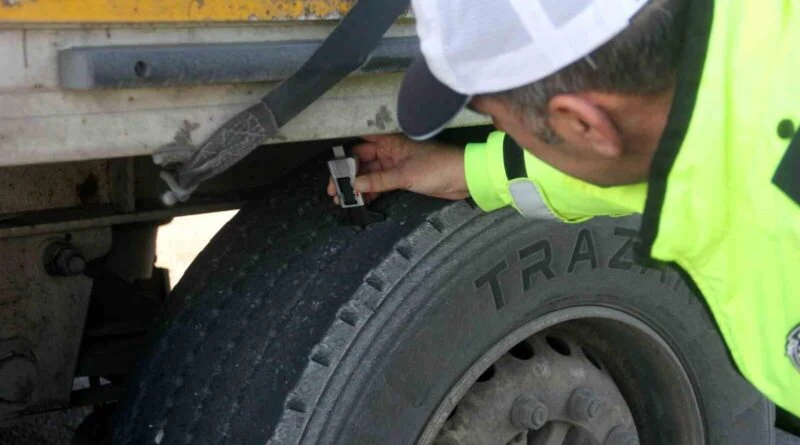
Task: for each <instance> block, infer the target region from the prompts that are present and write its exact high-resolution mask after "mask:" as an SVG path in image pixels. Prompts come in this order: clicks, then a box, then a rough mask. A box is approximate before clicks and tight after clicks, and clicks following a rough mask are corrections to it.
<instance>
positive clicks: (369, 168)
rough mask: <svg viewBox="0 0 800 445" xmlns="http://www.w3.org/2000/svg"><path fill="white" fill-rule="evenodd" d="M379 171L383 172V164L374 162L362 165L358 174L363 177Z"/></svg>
mask: <svg viewBox="0 0 800 445" xmlns="http://www.w3.org/2000/svg"><path fill="white" fill-rule="evenodd" d="M379 170H384V168H383V164H381V163H380V161H377V160H375V161H370V162H364V163H362V164H361V166H360V169H359V170H358V173H359V174H361V175H363V174H366V173H372V172H376V171H379Z"/></svg>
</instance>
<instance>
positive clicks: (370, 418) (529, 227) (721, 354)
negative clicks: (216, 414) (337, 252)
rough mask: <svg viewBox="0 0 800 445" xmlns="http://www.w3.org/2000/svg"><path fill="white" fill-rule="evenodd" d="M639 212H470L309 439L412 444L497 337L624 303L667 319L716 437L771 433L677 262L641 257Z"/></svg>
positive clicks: (420, 272) (395, 302)
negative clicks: (578, 215)
mask: <svg viewBox="0 0 800 445" xmlns="http://www.w3.org/2000/svg"><path fill="white" fill-rule="evenodd" d="M638 227H639V220H638V218H622V219H596V220H593V221H591V222H589V223H585V224H578V225H566V224H560V223H553V222H542V221H526V220H523V219H522V218H520V217H519V216H517V215H515V214H513V213H512V212H511V211H503V212H496V213H493V214H489V215H484V216H481V217H478V218H475V219H473V220H471V221H470V222H468V223H466V224H464V225H463V226H461V227H459V228H458V229H457V230H455V231H454V232H453V233H450V234H449V235H448V236H446V237H445V238H444V239H443V240H442V241H441V242H439V243H438V244H437V245H436V246H435V247H434V248H433V249H431V250H430V251H428V252H427V254H426V255H424V256H423V257H421V258H419V259H418V260H417V261H415V262H414V263H413V264H412V265H411V266H410V268H409V270H408V272H407V273H406V274H405V276H404V277H403V278H402V279H401V280H399V281H398V282H397V284H395V285H394V287H393V288H392V289H391V290H390V291H389V292H388V293H387V295H386V297H385V298H384V299H383V300H382V302H381V304H380V305H379V306H378V307H377V308H376V309H375V311H374V313H373V314H372V316H371V317H370V320H369V321H368V322H367V323H366V325H365V326H364V328H363V329H362V330H361V331H360V332H359V334H358V336H357V338H356V339H355V341H354V342H353V344H352V345H351V347H350V348H349V350H348V353H347V355H346V357H344V358H343V360H342V362H341V363H340V364H339V366H338V367H337V369H336V371H335V373H334V375H333V376H332V378H331V380H330V381H329V382H328V384H327V386H326V387H325V389H324V391H323V395H322V397H321V398H320V401H319V403H318V405H317V408H316V410H315V414H314V416H312V418H311V420H310V425H311V428H310V431H311V433H310V434H307V435H306V436H305V438H304V440H303V442H304V443H359V444H369V443H376V444H377V443H382V444H383V443H398V444H400V443H403V444H405V443H414V442H415V441H416V440H418V438H419V435H420V433H421V431H422V430H423V428H424V427H425V424H426V423H427V422H428V421H429V419H430V417H431V415H432V413H433V412H434V411H435V410H436V408H437V407H438V406H439V404H440V403H441V402H442V401H443V399H444V398H445V396H446V395H447V394H448V393H449V392H450V390H451V389H452V388H453V385H454V384H455V383H456V382H457V381H458V380H459V379H460V378H461V377H462V376H463V375H464V373H465V372H466V371H467V369H469V367H470V366H472V364H473V363H475V362H476V361H477V360H478V359H479V358H480V357H481V356H482V355H483V354H484V352H486V351H487V350H489V349H490V348H491V347H492V346H493V345H494V344H496V343H497V342H498V341H500V340H501V339H502V338H504V337H505V336H507V335H508V334H509V333H510V332H512V331H513V330H515V329H517V328H519V327H520V326H522V325H524V324H526V323H529V322H531V321H532V320H535V319H537V318H539V317H542V316H545V315H546V314H548V313H552V312H554V311H558V310H561V309H566V308H574V307H579V306H600V307H607V308H613V309H615V310H618V311H621V312H624V313H626V314H628V315H631V316H633V317H635V318H636V319H638V320H640V321H642V322H643V323H644V324H646V325H647V326H648V327H650V328H651V329H653V330H654V331H655V332H657V333H658V334H659V335H660V336H661V337H662V338H663V340H664V341H665V342H666V343H667V344H668V345H669V346H670V347H671V348H672V350H673V352H674V353H675V355H676V356H677V357H678V358H679V360H680V362H681V364H682V365H683V367H684V369H685V371H686V373H687V374H688V376H689V379H690V380H691V382H692V384H693V389H694V392H695V396H696V398H697V401H698V403H699V406H700V411H701V413H702V417H703V423H704V429H705V432H706V437H707V442H708V443H711V444H723V443H724V444H733V443H736V444H745V443H769V440H770V439H769V431H770V425H769V421H770V419H769V415H768V412H769V408H767V407H768V405H767V404H766V402H765V401H764V399H763V398H762V397H761V396H760V395H759V394H758V393H757V392H756V391H754V390H753V389H752V387H751V386H750V385H749V384H747V383H746V382H745V381H744V380H743V379H742V378H741V377H740V376H739V374H738V373H737V372H736V370H735V368H734V367H733V366H732V364H731V361H730V359H729V357H728V355H727V352H726V349H725V346H724V344H723V341H722V339H721V337H720V335H719V333H718V331H717V329H716V327H715V324H714V322H713V320H712V319H711V317H710V316H709V313H708V310H707V308H706V307H705V305H704V303H703V302H702V300H701V299H700V298H698V297H697V296H696V295H695V293H694V292H693V291H692V288H691V286H689V285H687V284H686V282H685V281H684V280H683V279H682V278H681V275H680V274H679V272H678V271H677V270H675V269H673V268H666V267H665V268H660V269H655V268H647V267H644V266H642V265H639V264H636V263H635V262H634V259H633V247H634V242H635V236H636V230H637V228H638Z"/></svg>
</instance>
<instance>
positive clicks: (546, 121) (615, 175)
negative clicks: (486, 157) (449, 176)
mask: <svg viewBox="0 0 800 445" xmlns="http://www.w3.org/2000/svg"><path fill="white" fill-rule="evenodd" d="M422 1H425V2H430V0H421V1H420V2H422ZM520 2H535V3H536V5H537V7H536V8H534V9H535V11H533V12H540V13H541V12H542V11H544V12H545V13H546V14H544V15H547V16H548V18H549V19H550V22H548V24H550V25H552V22H553V20H554V17H555V20H556V21H557V20H559V17H560V18H561V21H562V23H561V26H564V27H565V28H568V26H569V25H564V23H567V22H568V20H573V21H574V22H577V23H574V25H577V26H582V27H578V28H577V29H576V30H573V31H572V32H571V33H570V32H569V31H566V32H563V33H562V32H561V31H560V30H558V29H557V26H558V23H556V26H555V27H554V28H555V32H552V31H550V32H549V33H544V34H542V35H544V36H546V37H550V38H552V39H562V40H560V41H557V42H553V43H552V47H553V48H549V49H544V50H542V52H543V56H544V57H543V58H542V59H543V60H542V61H541V64H537V61H533V63H530V61H529V60H528V61H523V62H521V63H520V62H517V61H515V60H514V59H513V58H506V59H505V60H504V61H503V62H505V63H507V64H510V65H511V66H510V67H509V70H512V71H513V70H517V71H523V72H524V71H525V69H526V68H527V69H528V71H537V70H538V71H539V72H538V73H536V72H534V73H531V74H530V75H529V77H528V79H531V77H530V76H533V77H532V79H533V80H532V81H528V82H525V81H523V79H525V76H524V75H522V76H518V75H517V74H518V73H514V74H510V75H509V76H506V75H505V73H503V72H502V66H500V69H501V71H495V74H494V75H492V76H487V77H494V79H480V78H477V74H476V75H475V76H469V75H466V76H464V75H460V73H459V72H458V69H459V67H456V68H455V69H451V68H452V66H448V60H447V55H446V49H445V51H439V50H437V49H436V43H437V42H435V41H434V42H433V43H431V44H429V46H433V47H434V49H433V50H431V48H428V49H427V50H426V38H429V36H431V35H434V36H435V35H436V34H434V33H431V31H430V30H429V29H428V30H424V29H420V35H421V39H422V41H423V52H424V53H425V55H426V59H427V60H428V63H427V64H426V63H424V62H418V63H417V64H416V67H412V69H411V70H410V71H409V75H408V76H407V79H406V81H405V82H404V85H403V91H402V92H401V98H400V121H401V125H402V126H403V127H404V129H405V130H406V131H407V132H409V128H407V127H414V126H415V124H416V123H419V122H421V121H420V114H421V115H422V116H425V115H426V114H427V115H430V112H425V111H422V113H420V110H419V107H426V105H425V104H421V103H420V102H421V100H422V98H427V100H428V101H431V100H432V101H433V103H436V104H437V106H434V108H437V107H438V108H440V110H439V111H441V109H442V108H444V109H445V110H444V114H443V115H446V114H448V113H449V114H450V115H449V116H447V117H448V118H449V117H452V115H453V114H454V112H453V111H452V110H455V109H459V108H460V107H461V106H463V105H464V103H466V102H467V101H470V106H471V108H473V109H474V110H476V111H478V112H481V113H484V114H488V115H491V116H492V118H493V119H494V121H495V125H496V126H497V127H498V128H500V129H501V130H504V131H506V132H508V133H509V134H510V135H511V136H512V137H514V138H515V139H516V140H517V141H518V142H519V143H520V144H521V145H522V146H524V147H526V148H527V149H529V150H530V151H532V152H533V153H534V154H535V155H537V156H538V157H539V158H541V159H543V160H544V161H546V162H548V163H550V164H551V165H553V166H555V167H556V168H558V169H560V170H562V171H564V172H565V173H568V174H570V175H572V176H575V177H578V178H580V179H584V180H587V181H589V182H593V183H595V184H600V185H615V184H626V183H633V182H639V181H642V180H644V179H646V176H647V172H648V169H649V165H650V160H651V158H652V155H653V153H654V151H655V148H656V146H657V144H658V141H659V139H660V137H661V135H662V133H663V130H664V127H665V125H666V121H667V117H668V114H669V109H670V104H671V101H672V95H673V91H674V86H675V82H676V76H677V68H678V64H679V60H680V54H681V46H682V45H681V44H682V39H683V34H684V32H683V29H682V26H681V24H682V22H683V20H681V17H680V15H681V11H682V10H683V3H684V0H650V1H649V2H646V4H645V5H642V4H636V3H644V2H645V0H639V1H638V2H637V1H635V0H634V1H633V2H631V1H626V2H619V3H618V2H616V1H612V2H600V1H596V0H582V1H574V2H567V3H566V4H569V5H571V6H569V7H566V6H557V5H565V3H564V2H563V1H560V0H503V1H498V2H482V3H484V4H486V3H488V4H490V5H492V4H494V3H497V4H505V5H511V8H512V10H513V11H514V12H515V13H520V12H522V13H526V11H527V14H532V12H531V11H530V10H526V9H525V7H520V6H519V4H520ZM431 3H432V2H431ZM600 3H603V4H604V6H603V5H600ZM623 3H624V4H627V6H625V7H626V8H628V10H627V11H623V12H622V14H623V15H622V16H621V17H616V18H612V19H609V21H614V20H617V21H618V20H620V19H624V20H625V25H627V26H624V25H623V26H621V28H623V29H622V31H621V32H620V31H619V30H616V31H613V32H612V31H610V27H607V28H606V29H603V26H604V24H603V23H602V21H603V19H604V18H605V14H608V15H609V16H614V15H615V14H614V11H610V10H608V8H609V7H613V6H614V5H622V4H623ZM473 4H474V2H473ZM428 5H429V6H430V3H428ZM415 6H416V5H415ZM495 6H496V5H495ZM502 7H503V6H501V7H500V8H502ZM591 7H594V8H595V10H594V11H590V9H591ZM625 7H623V9H624V8H625ZM548 8H555V9H554V10H550V11H548ZM603 8H605V9H603ZM426 9H427V11H423V16H424V17H423V19H424V20H423V21H424V22H425V23H423V24H422V25H421V26H427V27H430V26H431V25H430V23H436V24H444V25H443V26H447V25H446V23H448V20H441V17H431V15H433V16H436V14H446V13H447V12H448V11H447V10H446V8H439V10H438V11H433V10H431V8H430V7H427V8H426ZM570 10H571V11H570ZM581 10H582V11H583V13H584V16H586V15H591V14H594V16H593V17H589V18H588V19H587V18H586V17H581V16H580V12H581ZM570 14H572V15H571V16H570ZM634 14H635V15H634ZM418 15H419V14H418ZM598 15H600V17H597V16H598ZM598 18H599V22H598V21H597V20H598ZM431 19H432V20H431ZM539 19H540V18H539ZM460 20H461V21H462V22H465V24H464V26H461V28H460V32H463V33H478V35H479V36H480V34H481V33H485V30H481V29H473V28H470V25H472V26H473V27H474V26H475V25H476V24H475V23H472V24H471V23H470V21H469V20H468V18H467V20H464V19H463V18H460ZM506 20H508V19H507V18H506ZM519 20H520V22H522V23H524V26H527V27H530V24H531V19H530V18H527V19H526V18H524V17H523V18H520V19H519ZM534 20H536V19H534ZM586 20H589V21H586ZM592 20H594V21H592ZM581 21H583V22H584V23H580V22H581ZM628 21H629V22H630V23H629V24H628ZM587 23H588V24H592V25H594V24H596V23H601V24H600V25H599V29H600V30H599V31H595V29H594V28H592V26H586V24H587ZM528 29H530V28H528ZM498 32H499V34H500V35H501V36H502V34H503V32H504V31H503V30H499V31H498V30H496V31H495V32H493V33H490V34H491V35H490V36H489V38H490V39H491V38H493V36H496V34H498ZM576 32H577V33H580V32H585V33H586V34H592V33H595V32H596V33H597V34H598V35H597V36H595V37H594V39H595V41H596V40H597V39H602V41H600V42H596V43H595V44H594V45H593V46H587V45H592V44H591V42H592V38H583V37H582V36H581V35H580V34H576ZM604 32H605V33H606V34H607V35H606V37H605V38H603V34H602V33H604ZM609 32H612V33H611V34H609ZM514 34H515V31H514V30H513V29H512V30H509V31H508V38H509V39H512V40H513V39H517V40H519V39H520V37H519V36H515V35H514ZM481 38H482V36H481ZM481 38H479V39H474V38H473V40H472V41H471V42H470V41H468V42H467V44H466V45H464V44H463V43H462V45H464V46H465V47H466V48H467V49H468V48H469V44H470V43H472V42H480V41H481ZM494 38H496V37H494ZM540 38H541V37H540ZM570 39H577V40H578V42H577V43H576V44H574V45H573V42H572V41H571V40H570ZM609 39H610V40H609ZM434 40H435V38H434ZM472 44H474V43H472ZM548 44H550V42H548ZM478 45H479V46H480V43H478ZM495 45H497V44H495ZM500 45H501V46H502V45H503V44H500ZM574 46H577V47H579V48H587V47H590V48H591V49H590V50H587V51H584V52H582V53H574V52H575V51H576V50H575V47H574ZM482 50H483V51H485V50H486V49H485V48H479V49H478V51H477V52H476V54H480V51H482ZM498 50H499V51H502V48H499V49H498ZM461 51H462V52H463V51H464V50H463V48H462V49H461ZM559 51H561V52H564V53H567V54H565V55H564V56H563V58H562V60H558V57H559ZM570 51H573V53H574V54H569V53H570ZM577 51H580V50H577ZM576 56H577V57H576ZM439 58H442V59H443V60H444V63H442V61H441V60H436V59H439ZM477 58H478V59H480V55H479V56H478V57H477ZM554 59H555V60H554ZM570 59H572V60H570ZM564 60H568V61H569V62H568V63H564ZM450 62H452V63H458V61H457V57H455V58H453V57H451V60H450ZM498 62H500V61H498V60H490V61H489V64H495V63H498ZM420 65H421V66H420ZM428 65H430V70H429V69H428ZM540 65H541V66H543V68H541V69H539V66H540ZM548 66H549V68H548ZM446 70H450V72H446V73H445V74H444V75H440V74H439V73H440V72H442V71H446ZM414 71H416V73H415V72H414ZM420 71H422V72H426V73H427V76H429V77H431V78H433V79H432V82H431V79H428V82H427V83H429V84H430V83H432V84H436V83H438V84H439V85H440V87H442V88H443V89H444V90H450V91H451V95H447V94H446V93H439V94H433V93H432V92H431V89H430V88H427V89H426V88H422V91H421V92H419V91H417V90H418V89H419V88H418V87H419V86H420V85H421V84H424V83H426V82H425V81H420V74H419V72H420ZM478 71H480V68H478ZM548 71H549V72H548ZM434 73H437V74H434ZM498 73H499V74H498ZM542 73H545V74H546V75H544V76H542ZM422 77H424V75H423V76H422ZM440 77H442V79H440ZM497 78H499V81H498V79H497ZM504 82H505V83H512V84H519V85H521V86H514V87H511V88H499V87H501V86H503V83H504ZM445 83H446V84H447V86H444V84H445ZM482 84H483V85H486V86H482ZM433 89H436V88H433ZM455 89H459V90H460V93H461V94H459V93H457V92H452V90H455ZM412 90H413V91H415V92H417V94H416V95H415V94H414V92H411V93H410V92H409V91H412ZM415 96H416V97H415ZM430 97H433V99H430ZM459 101H461V103H459ZM410 114H413V115H414V117H412V118H410V119H409V118H408V116H409V115H410ZM434 114H436V110H434ZM435 117H436V118H439V119H441V115H440V116H435ZM435 121H436V119H434V122H435ZM434 125H439V126H441V125H442V123H441V122H439V123H436V124H434ZM436 129H437V130H438V128H436ZM410 133H411V136H412V137H413V136H429V135H430V134H419V131H417V132H416V134H414V133H415V132H414V129H413V128H411V131H410ZM429 133H433V132H430V131H429Z"/></svg>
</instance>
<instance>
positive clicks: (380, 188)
mask: <svg viewBox="0 0 800 445" xmlns="http://www.w3.org/2000/svg"><path fill="white" fill-rule="evenodd" d="M354 187H355V189H356V191H357V192H359V193H380V192H389V191H392V190H397V189H400V188H403V182H402V178H401V177H400V173H399V171H398V170H397V169H391V170H380V171H376V172H372V173H368V174H366V175H362V176H359V177H358V178H356V181H355V186H354Z"/></svg>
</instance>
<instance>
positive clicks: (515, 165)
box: [503, 135, 556, 219]
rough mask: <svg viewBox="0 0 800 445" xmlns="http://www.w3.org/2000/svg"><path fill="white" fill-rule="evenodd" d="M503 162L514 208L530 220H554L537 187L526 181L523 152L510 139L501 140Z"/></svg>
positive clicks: (508, 137)
mask: <svg viewBox="0 0 800 445" xmlns="http://www.w3.org/2000/svg"><path fill="white" fill-rule="evenodd" d="M503 162H504V164H505V168H506V176H507V177H508V192H509V193H510V194H511V199H512V200H513V201H514V208H516V209H517V211H518V212H519V213H520V214H521V215H522V216H524V217H525V218H531V219H556V217H555V216H554V215H553V213H552V212H551V211H550V209H549V208H548V207H547V205H546V204H545V203H544V200H543V199H542V195H541V193H539V187H537V186H536V184H534V183H533V181H532V180H530V179H528V171H527V169H526V168H525V152H524V151H523V149H522V147H520V146H519V144H517V142H516V141H515V140H514V139H513V138H512V137H511V136H508V135H506V137H505V139H504V140H503Z"/></svg>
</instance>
